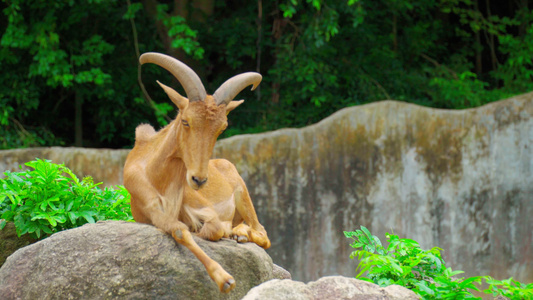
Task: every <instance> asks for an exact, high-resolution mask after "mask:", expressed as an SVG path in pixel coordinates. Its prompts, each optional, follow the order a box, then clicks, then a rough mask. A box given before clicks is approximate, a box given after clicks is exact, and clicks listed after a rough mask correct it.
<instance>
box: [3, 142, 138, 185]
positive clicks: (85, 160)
mask: <svg viewBox="0 0 533 300" xmlns="http://www.w3.org/2000/svg"><path fill="white" fill-rule="evenodd" d="M132 134H134V133H132ZM129 152H130V150H112V149H86V148H75V147H70V148H63V147H49V148H44V147H43V148H29V149H10V150H0V177H2V178H3V177H4V176H3V173H4V171H6V170H9V171H20V168H19V167H22V168H23V169H29V168H28V167H26V166H24V163H26V162H28V161H32V160H34V159H36V158H40V159H49V160H51V161H52V162H53V163H56V164H65V165H66V166H67V167H68V168H70V169H71V170H72V171H73V172H74V173H75V174H76V175H77V176H79V177H80V178H82V177H84V176H91V177H93V179H94V182H104V183H105V185H106V186H112V185H117V184H122V169H123V168H124V162H125V161H126V156H127V155H128V153H129Z"/></svg>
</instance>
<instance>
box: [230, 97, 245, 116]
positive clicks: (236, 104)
mask: <svg viewBox="0 0 533 300" xmlns="http://www.w3.org/2000/svg"><path fill="white" fill-rule="evenodd" d="M243 102H244V100H237V101H231V102H230V103H228V105H226V115H227V114H229V112H230V111H232V110H234V109H235V108H236V107H237V106H239V105H241V104H242V103H243Z"/></svg>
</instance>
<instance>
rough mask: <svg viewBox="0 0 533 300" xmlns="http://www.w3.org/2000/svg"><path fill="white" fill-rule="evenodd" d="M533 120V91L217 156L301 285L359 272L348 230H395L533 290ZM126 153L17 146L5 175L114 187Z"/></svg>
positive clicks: (306, 131)
mask: <svg viewBox="0 0 533 300" xmlns="http://www.w3.org/2000/svg"><path fill="white" fill-rule="evenodd" d="M244 105H246V103H245V104H244ZM532 116H533V93H529V94H524V95H520V96H516V97H513V98H511V99H508V100H504V101H499V102H495V103H491V104H489V105H485V106H483V107H480V108H476V109H467V110H454V111H452V110H442V109H430V108H426V107H421V106H417V105H412V104H406V103H402V102H395V101H384V102H379V103H373V104H368V105H362V106H356V107H350V108H346V109H343V110H340V111H339V112H337V113H335V114H333V115H332V116H330V117H328V118H326V119H325V120H323V121H321V122H319V123H318V124H315V125H312V126H308V127H305V128H301V129H282V130H277V131H274V132H268V133H263V134H254V135H241V136H236V137H232V138H228V139H224V140H221V141H219V142H218V144H217V146H216V147H215V154H214V156H215V157H221V158H227V159H229V160H230V161H232V162H233V163H235V164H236V166H237V169H238V170H239V172H240V173H241V175H242V177H243V178H244V180H245V182H246V184H247V187H248V189H249V191H250V194H251V197H252V199H253V201H254V205H255V208H256V210H257V213H258V216H259V220H260V221H261V223H262V224H263V225H264V226H265V227H266V229H267V231H268V234H269V237H270V239H271V241H272V247H271V248H270V249H268V253H269V254H270V255H271V256H272V258H273V260H274V261H275V262H276V263H278V264H280V265H281V266H283V267H284V268H286V269H287V270H289V271H290V272H291V274H292V277H293V278H295V279H297V280H302V281H305V282H307V281H310V280H316V279H318V278H320V277H322V276H325V275H335V274H343V275H347V276H354V275H355V266H356V262H355V261H350V260H349V259H348V257H349V254H350V252H351V251H352V249H351V248H350V247H349V246H348V240H347V239H346V238H345V237H344V236H343V233H342V231H343V230H354V229H357V228H359V226H360V225H364V226H366V227H368V228H369V229H370V230H371V231H372V232H373V233H374V234H376V235H378V236H380V237H381V238H382V240H385V239H384V233H385V232H386V231H389V232H390V231H391V229H393V230H394V232H395V233H397V234H399V235H400V236H401V237H408V238H411V239H415V240H417V241H419V242H420V244H421V246H422V247H423V248H430V247H433V246H439V247H441V248H443V249H445V251H444V252H443V255H444V258H445V260H446V262H447V264H448V265H449V266H451V267H452V268H453V269H460V270H464V271H466V274H465V275H466V276H474V275H491V276H492V277H495V278H498V279H503V278H509V277H510V276H513V278H515V279H517V280H520V281H523V282H533V252H532V251H531V248H532V244H531V243H532V241H533V222H531V216H532V215H533V204H532V199H533V150H532V149H531V148H532V147H533V146H532V145H533V118H532ZM230 118H231V115H230ZM132 135H133V132H132ZM98 151H100V152H98ZM126 154H127V150H116V151H115V152H113V151H111V150H91V149H88V150H87V149H79V148H68V149H63V148H40V149H25V150H6V151H0V170H2V169H6V168H10V169H11V168H13V167H14V166H16V164H21V163H23V162H25V161H28V160H31V159H34V158H35V157H40V158H51V159H52V160H53V161H54V162H65V163H66V164H67V165H68V166H69V167H73V168H74V170H75V171H76V172H80V171H79V170H82V173H83V174H85V175H87V174H88V175H93V177H94V178H95V180H100V181H102V180H103V181H105V182H107V183H108V184H109V183H113V184H115V183H119V182H121V180H122V177H121V176H122V162H123V160H124V159H125V156H126ZM14 162H16V164H14ZM72 164H73V165H72ZM101 173H105V174H102V175H106V174H107V175H106V176H108V175H109V176H114V177H106V176H100V175H98V176H97V175H96V174H101ZM78 174H79V173H78Z"/></svg>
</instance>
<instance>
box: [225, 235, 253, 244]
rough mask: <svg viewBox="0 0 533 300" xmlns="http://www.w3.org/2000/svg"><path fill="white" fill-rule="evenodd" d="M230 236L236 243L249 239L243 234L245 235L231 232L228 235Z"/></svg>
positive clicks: (246, 241) (245, 241)
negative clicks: (231, 233)
mask: <svg viewBox="0 0 533 300" xmlns="http://www.w3.org/2000/svg"><path fill="white" fill-rule="evenodd" d="M230 238H231V239H232V240H235V241H237V242H238V243H248V242H249V240H248V237H247V236H245V235H236V234H233V235H231V236H230Z"/></svg>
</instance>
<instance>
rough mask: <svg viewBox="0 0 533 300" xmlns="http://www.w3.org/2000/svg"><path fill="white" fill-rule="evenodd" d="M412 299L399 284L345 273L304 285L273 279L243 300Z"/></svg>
mask: <svg viewBox="0 0 533 300" xmlns="http://www.w3.org/2000/svg"><path fill="white" fill-rule="evenodd" d="M266 299H268V300H330V299H331V300H342V299H350V300H359V299H361V300H363V299H364V300H378V299H379V300H400V299H401V300H409V299H413V300H414V299H419V297H418V296H417V295H416V294H415V293H414V292H412V291H411V290H409V289H406V288H404V287H401V286H399V285H391V286H388V287H385V288H382V287H379V286H378V285H376V284H373V283H370V282H366V281H363V280H358V279H355V278H348V277H343V276H328V277H322V278H320V279H319V280H317V281H313V282H310V283H308V284H305V283H303V282H299V281H292V280H288V279H286V280H279V279H274V280H271V281H268V282H265V283H263V284H261V285H260V286H257V287H255V288H253V289H251V290H250V291H249V292H248V294H246V296H244V298H243V300H266Z"/></svg>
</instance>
